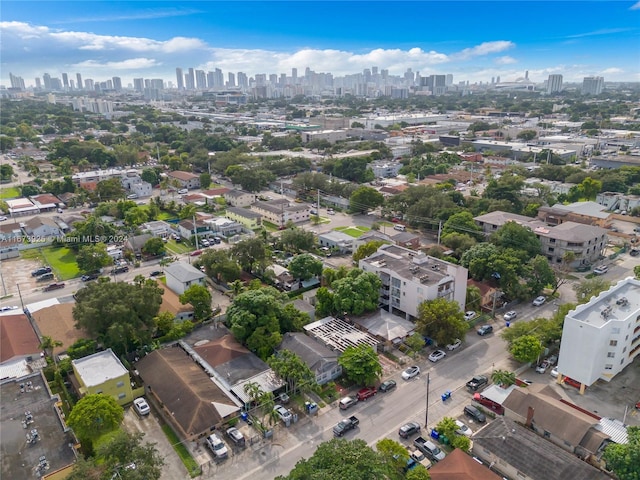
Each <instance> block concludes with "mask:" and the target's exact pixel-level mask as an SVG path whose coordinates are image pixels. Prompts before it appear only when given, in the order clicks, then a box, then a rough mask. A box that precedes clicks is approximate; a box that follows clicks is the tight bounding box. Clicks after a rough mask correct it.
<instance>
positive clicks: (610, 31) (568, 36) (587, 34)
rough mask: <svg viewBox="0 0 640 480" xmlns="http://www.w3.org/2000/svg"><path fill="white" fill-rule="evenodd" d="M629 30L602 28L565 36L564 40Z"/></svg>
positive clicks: (627, 29)
mask: <svg viewBox="0 0 640 480" xmlns="http://www.w3.org/2000/svg"><path fill="white" fill-rule="evenodd" d="M639 3H640V2H639ZM629 30H631V29H630V28H603V29H600V30H594V31H593V32H586V33H577V34H575V35H567V36H566V37H565V38H582V37H595V36H598V35H611V34H614V33H622V32H628V31H629Z"/></svg>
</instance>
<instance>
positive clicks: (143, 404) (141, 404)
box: [133, 398, 151, 416]
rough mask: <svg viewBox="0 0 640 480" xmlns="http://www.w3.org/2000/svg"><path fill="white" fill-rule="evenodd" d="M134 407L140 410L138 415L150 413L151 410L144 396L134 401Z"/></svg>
mask: <svg viewBox="0 0 640 480" xmlns="http://www.w3.org/2000/svg"><path fill="white" fill-rule="evenodd" d="M133 408H135V410H136V412H138V415H140V416H145V415H149V413H150V412H151V408H150V407H149V404H148V403H147V401H146V400H145V399H144V398H136V399H135V400H134V401H133Z"/></svg>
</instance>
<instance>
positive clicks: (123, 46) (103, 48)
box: [0, 0, 640, 85]
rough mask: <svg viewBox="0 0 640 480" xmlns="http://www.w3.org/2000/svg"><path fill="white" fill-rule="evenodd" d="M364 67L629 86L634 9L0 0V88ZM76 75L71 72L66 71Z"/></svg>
mask: <svg viewBox="0 0 640 480" xmlns="http://www.w3.org/2000/svg"><path fill="white" fill-rule="evenodd" d="M372 66H377V67H379V68H380V69H384V68H386V69H389V72H390V73H391V74H394V75H401V74H402V73H404V72H405V71H406V70H407V68H411V69H412V70H413V71H414V72H415V71H419V72H420V73H421V74H422V75H428V74H434V73H435V74H443V73H452V74H453V75H454V82H458V81H462V80H469V81H470V82H478V81H483V82H487V81H490V80H491V77H494V76H498V75H499V76H500V77H501V80H503V81H507V80H515V79H516V78H518V77H522V76H523V75H524V72H525V70H528V71H529V78H530V79H531V80H533V81H534V82H542V81H543V80H545V79H546V78H547V76H548V75H549V74H550V73H561V74H563V75H564V78H565V81H566V82H567V81H568V82H570V81H581V80H582V77H584V76H587V75H602V76H604V77H605V80H607V81H640V2H636V1H602V2H601V1H569V2H561V1H553V0H548V1H541V2H528V1H518V0H511V1H498V2H490V1H480V0H477V1H470V2H456V1H445V0H442V1H431V2H425V1H410V2H395V1H389V0H387V1H375V0H374V1H357V2H339V1H306V2H300V1H288V2H269V1H263V2H246V1H234V2H216V1H193V2H169V1H156V2H144V1H136V2H105V1H91V0H86V1H73V2H64V1H55V2H54V1H44V2H42V1H40V2H36V1H29V0H22V1H19V2H18V1H7V0H3V1H2V10H1V11H0V67H1V68H0V82H1V83H2V84H5V85H6V84H8V83H9V82H8V77H9V72H11V73H13V74H14V75H19V76H22V77H23V78H24V79H25V82H26V83H27V85H30V84H33V83H34V80H33V79H34V78H35V77H36V76H40V77H41V76H42V74H43V73H45V72H48V73H49V74H50V75H51V76H54V77H55V76H58V77H59V76H60V75H61V73H62V72H67V73H69V74H75V73H76V72H80V73H82V75H83V78H93V79H94V80H106V79H108V78H110V77H112V76H120V77H122V79H123V83H124V84H127V83H130V82H131V80H132V78H134V77H144V78H163V79H165V80H171V81H174V82H175V68H176V67H182V68H184V69H187V68H189V67H194V68H196V69H203V70H213V69H214V68H221V69H222V70H223V71H224V72H225V74H226V72H229V71H231V72H238V71H242V72H245V73H247V74H249V75H254V74H256V73H267V74H270V73H277V74H280V73H287V74H289V75H290V74H291V68H293V67H295V68H297V69H298V72H299V73H298V74H299V75H301V74H302V73H303V72H304V69H305V68H306V67H309V68H311V69H312V70H314V71H316V72H332V73H333V74H334V75H335V76H341V75H345V74H351V73H358V72H361V71H362V70H363V69H364V68H370V67H372ZM72 78H75V75H72Z"/></svg>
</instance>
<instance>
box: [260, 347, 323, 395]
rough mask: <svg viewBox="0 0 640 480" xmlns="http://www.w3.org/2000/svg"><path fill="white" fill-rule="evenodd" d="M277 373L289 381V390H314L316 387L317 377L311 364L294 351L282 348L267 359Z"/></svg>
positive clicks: (294, 391)
mask: <svg viewBox="0 0 640 480" xmlns="http://www.w3.org/2000/svg"><path fill="white" fill-rule="evenodd" d="M267 363H268V364H269V366H270V367H271V368H272V369H273V371H274V372H275V374H276V375H278V376H279V377H280V378H281V379H282V380H284V381H285V382H287V391H289V392H292V393H296V392H297V391H298V389H300V390H312V389H314V388H315V387H316V385H317V384H316V377H315V375H314V373H313V372H312V371H311V369H310V368H309V366H308V365H307V364H306V363H304V361H303V360H302V359H301V358H300V357H299V356H298V355H297V354H296V353H294V352H291V351H289V350H280V351H278V353H276V354H275V355H272V356H271V357H269V360H267Z"/></svg>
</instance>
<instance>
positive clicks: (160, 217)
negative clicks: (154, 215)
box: [158, 211, 176, 221]
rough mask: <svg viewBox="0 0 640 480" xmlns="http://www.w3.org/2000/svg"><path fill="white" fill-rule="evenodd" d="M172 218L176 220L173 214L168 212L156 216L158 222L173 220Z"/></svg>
mask: <svg viewBox="0 0 640 480" xmlns="http://www.w3.org/2000/svg"><path fill="white" fill-rule="evenodd" d="M174 218H176V215H175V213H170V212H164V211H161V212H160V214H159V215H158V220H165V221H166V220H173V219H174Z"/></svg>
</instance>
